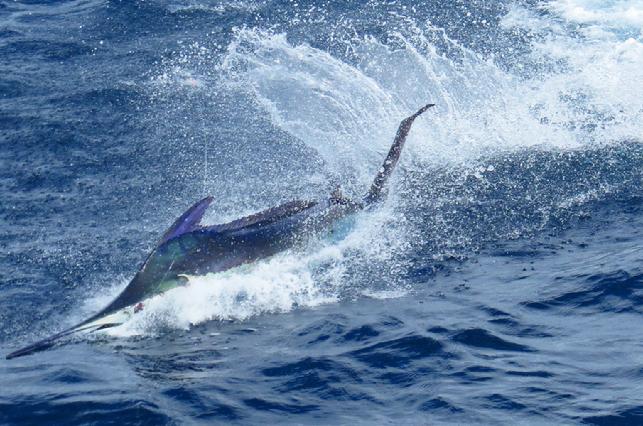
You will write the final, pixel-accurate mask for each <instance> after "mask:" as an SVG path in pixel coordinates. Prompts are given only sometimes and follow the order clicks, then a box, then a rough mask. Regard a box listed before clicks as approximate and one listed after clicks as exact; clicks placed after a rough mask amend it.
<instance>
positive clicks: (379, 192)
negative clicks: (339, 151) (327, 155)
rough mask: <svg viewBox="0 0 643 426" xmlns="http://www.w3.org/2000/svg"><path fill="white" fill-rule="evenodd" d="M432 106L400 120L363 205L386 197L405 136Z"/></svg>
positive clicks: (427, 106) (424, 107) (426, 106)
mask: <svg viewBox="0 0 643 426" xmlns="http://www.w3.org/2000/svg"><path fill="white" fill-rule="evenodd" d="M432 106H435V104H428V105H425V106H423V107H422V108H420V110H419V111H418V112H416V113H415V114H413V115H412V116H410V117H407V118H405V119H404V120H402V122H401V123H400V127H399V128H398V129H397V134H396V135H395V140H394V141H393V145H392V146H391V149H390V150H389V152H388V155H387V156H386V160H384V164H382V167H381V168H380V170H379V172H378V173H377V176H375V180H373V184H372V185H371V189H370V190H369V191H368V194H366V196H365V197H364V204H365V205H369V204H373V203H377V202H379V201H381V200H382V198H383V197H384V196H386V184H387V182H388V179H389V177H390V176H391V173H393V169H394V168H395V165H396V164H397V161H398V160H399V159H400V154H401V153H402V147H404V142H406V136H407V135H408V134H409V131H410V130H411V125H412V124H413V121H414V120H415V119H416V118H417V117H418V116H420V115H421V114H422V113H423V112H424V111H426V110H427V109H429V108H431V107H432Z"/></svg>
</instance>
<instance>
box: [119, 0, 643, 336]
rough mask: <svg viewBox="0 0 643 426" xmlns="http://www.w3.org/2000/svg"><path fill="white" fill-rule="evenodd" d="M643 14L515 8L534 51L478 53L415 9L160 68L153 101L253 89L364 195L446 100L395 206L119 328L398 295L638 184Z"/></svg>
mask: <svg viewBox="0 0 643 426" xmlns="http://www.w3.org/2000/svg"><path fill="white" fill-rule="evenodd" d="M639 11H640V3H637V2H636V1H630V2H625V1H622V2H612V3H610V5H609V6H605V5H603V4H602V3H601V4H599V3H598V2H594V1H580V0H567V1H552V2H548V3H541V4H539V5H538V6H537V7H527V6H524V5H519V4H513V5H510V6H509V7H508V9H507V14H506V15H505V16H504V17H502V18H501V19H500V29H501V30H502V31H504V32H506V33H507V34H514V35H523V36H524V38H523V39H522V40H523V41H522V42H523V43H524V45H523V46H520V48H516V49H514V48H512V47H509V48H506V49H504V50H499V51H495V52H485V53H480V52H476V51H474V50H473V49H472V48H469V47H465V45H464V44H463V43H461V42H458V41H456V40H454V39H452V38H450V37H449V36H448V35H447V34H446V32H445V31H444V30H442V29H441V28H437V27H435V26H434V25H432V24H431V23H429V22H417V21H415V20H413V19H412V18H408V17H401V18H400V19H403V20H404V26H403V27H404V29H403V30H401V29H399V28H397V27H395V26H392V27H393V28H396V29H394V30H391V31H389V32H388V33H387V34H386V37H381V36H380V37H378V36H372V35H369V34H359V32H358V31H355V29H354V28H352V26H351V25H352V24H351V22H345V33H344V34H340V36H341V37H340V38H341V39H342V41H341V43H344V45H345V47H346V52H350V54H339V53H338V51H337V49H336V48H330V47H329V48H327V49H325V48H323V47H320V46H314V45H312V44H310V43H306V42H303V41H295V40H293V38H292V37H290V36H289V34H288V33H287V32H284V31H281V30H280V29H279V28H271V29H269V30H268V29H265V28H241V29H237V30H236V31H235V33H234V37H233V40H232V42H230V44H229V45H228V46H227V49H225V50H223V49H222V48H221V46H220V45H219V44H216V43H215V44H214V45H213V46H209V47H208V46H207V43H203V44H198V45H190V46H186V47H185V48H183V51H182V53H181V54H179V55H177V59H175V60H173V61H170V62H168V63H166V64H164V68H163V71H162V72H161V73H160V74H159V75H158V76H156V77H155V78H154V79H153V86H154V89H153V92H154V94H155V95H158V96H169V97H172V96H177V97H178V96H184V97H185V99H183V100H182V101H181V102H183V104H185V105H188V107H189V108H186V109H188V110H191V108H192V106H193V103H194V99H196V98H195V97H194V94H201V95H204V96H208V95H210V94H213V96H214V95H221V94H226V96H228V97H229V98H230V99H234V103H233V104H234V105H235V107H237V105H238V103H239V102H240V101H239V100H240V99H241V100H244V101H245V100H247V99H252V100H253V101H254V104H252V105H250V107H249V106H248V105H244V108H249V110H248V111H247V114H248V115H252V114H256V113H260V114H265V115H267V116H268V117H269V122H270V123H271V124H272V125H273V126H275V127H277V128H279V129H281V130H282V131H284V132H286V133H288V134H290V135H291V136H293V137H294V138H295V139H296V140H298V141H300V142H302V143H303V144H305V145H306V146H307V147H309V148H311V149H312V150H313V151H314V152H315V153H316V154H318V155H319V156H320V157H321V158H322V159H323V162H324V163H325V166H326V167H327V168H328V169H329V171H330V174H331V175H333V176H335V179H336V180H337V181H338V182H342V183H343V186H344V189H345V190H346V191H347V192H348V193H349V194H351V195H353V196H358V195H360V194H363V193H364V191H365V189H366V188H367V186H368V184H369V183H370V181H371V180H372V178H373V175H374V173H375V170H376V169H377V167H378V165H379V163H380V161H381V159H382V158H383V157H384V154H385V152H386V150H387V149H388V147H389V146H390V142H391V140H392V138H393V135H394V133H395V130H396V128H397V126H398V124H399V122H400V120H401V119H402V118H404V117H406V116H408V114H409V113H410V112H412V111H415V110H416V109H417V108H418V106H419V105H423V104H425V103H426V102H429V101H430V102H434V103H436V104H437V105H438V106H437V107H436V109H435V110H434V111H432V112H431V113H432V115H428V114H427V116H426V117H423V119H422V120H418V121H417V122H416V124H415V125H414V128H413V131H412V132H411V135H410V137H409V140H408V143H407V147H406V148H405V155H403V157H402V161H401V169H402V170H401V171H402V173H397V174H396V175H397V177H396V180H397V182H394V185H396V189H397V191H394V192H393V193H392V196H391V199H390V201H389V203H388V204H387V206H386V208H385V209H383V210H381V211H380V212H379V213H378V214H375V215H370V214H369V215H365V217H363V218H360V219H358V221H357V223H356V224H355V227H354V228H351V231H349V232H348V233H347V235H344V237H343V238H342V239H341V240H340V241H331V242H328V241H327V242H324V243H322V244H319V245H314V246H312V247H310V248H308V249H306V250H303V251H301V252H296V253H295V252H288V253H284V254H282V255H279V256H277V257H275V258H274V259H270V260H268V261H265V262H260V263H258V264H257V265H254V266H253V267H252V268H241V269H236V270H233V271H230V272H228V273H225V274H218V275H212V276H204V277H191V279H190V285H188V286H186V287H185V288H180V289H176V290H173V291H171V292H168V293H167V294H165V295H162V296H159V297H157V298H155V299H153V300H152V301H150V302H149V303H148V304H147V305H146V310H145V312H144V314H143V315H141V316H139V317H137V318H136V319H135V320H133V321H132V322H131V323H128V324H127V325H126V326H125V327H123V328H121V329H118V330H115V331H113V332H114V333H117V334H118V333H124V334H128V333H130V334H136V333H144V332H145V331H146V330H147V331H149V330H158V329H159V327H160V328H163V327H178V328H188V327H189V326H190V325H192V324H198V323H201V322H204V321H209V320H239V321H242V320H244V319H247V318H249V317H251V316H255V315H260V314H265V313H278V312H286V311H289V310H292V309H295V308H297V307H313V306H317V305H319V304H321V303H329V302H333V301H337V300H343V299H347V298H355V297H364V296H366V297H376V298H389V297H399V295H401V294H406V292H407V291H412V289H410V288H409V287H408V282H405V281H404V276H405V274H408V273H409V270H411V271H412V268H417V267H418V266H417V263H422V264H424V263H426V262H427V259H428V261H429V262H430V261H442V260H444V259H463V258H466V256H465V255H464V254H463V253H467V252H470V251H474V250H476V249H477V248H478V247H480V245H481V244H482V243H481V242H484V241H485V240H494V239H502V238H518V237H520V236H523V235H528V234H529V232H531V231H533V230H541V229H544V228H545V227H547V226H549V224H550V223H554V222H555V223H561V222H563V219H564V218H565V217H567V216H566V215H568V212H570V211H571V212H572V213H571V214H574V213H573V212H574V211H576V210H580V209H582V206H583V205H585V204H588V203H591V202H595V201H600V200H601V199H605V198H607V197H610V196H613V195H614V194H618V193H619V191H627V190H628V188H629V189H632V188H636V187H637V181H638V180H640V173H637V171H636V170H637V167H638V166H637V164H639V163H640V160H639V159H638V157H639V156H640V154H641V150H640V149H637V148H632V149H629V148H627V149H620V148H619V146H620V144H622V143H623V142H624V141H634V142H640V135H641V134H642V132H641V123H642V122H643V120H641V119H642V118H643V117H641V114H642V113H643V103H642V102H643V100H642V99H643V98H641V97H640V96H639V93H641V92H642V91H643V87H642V85H643V74H642V73H643V48H642V47H641V46H642V45H641V33H640V25H639V21H638V20H639V18H640V17H639V15H638V13H639ZM357 34H359V35H357ZM341 43H340V44H341ZM222 51H223V53H222V54H219V53H218V52H222ZM186 94H188V96H187V97H186V96H185V95H186ZM183 104H180V105H183ZM252 108H255V110H252ZM171 113H172V114H167V116H171V115H173V114H174V113H175V111H174V110H173V111H171ZM203 122H205V120H204V121H200V122H198V123H197V125H199V126H202V123H203ZM190 123H192V122H188V123H187V124H186V123H181V125H182V126H189V125H191V124H190ZM183 128H184V130H185V133H186V134H188V133H190V132H189V131H188V130H189V129H186V127H183ZM201 130H202V129H199V131H201ZM605 147H607V148H606V150H605V151H601V149H603V148H605ZM612 148H613V149H612ZM561 153H562V154H561ZM567 154H569V155H567ZM208 158H209V157H208ZM317 178H318V175H315V176H314V177H310V178H309V180H310V182H311V183H312V180H313V179H317ZM204 185H205V184H204ZM623 188H625V189H623ZM235 204H236V203H234V202H228V204H227V205H235ZM238 208H241V207H238ZM242 208H243V209H247V208H248V206H242ZM575 209H576V210H575ZM244 212H245V210H244ZM561 212H562V213H561ZM236 213H239V214H241V211H227V212H226V213H225V215H226V216H227V217H233V216H237V214H236ZM220 214H221V213H219V215H220ZM422 256H424V258H422V259H420V260H417V257H422ZM414 257H415V259H414ZM414 262H415V263H414ZM422 267H423V268H426V267H425V266H422Z"/></svg>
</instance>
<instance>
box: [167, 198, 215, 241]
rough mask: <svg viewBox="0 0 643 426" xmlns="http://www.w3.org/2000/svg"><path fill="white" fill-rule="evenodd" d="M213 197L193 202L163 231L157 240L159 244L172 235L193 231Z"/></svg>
mask: <svg viewBox="0 0 643 426" xmlns="http://www.w3.org/2000/svg"><path fill="white" fill-rule="evenodd" d="M213 199H214V198H212V197H205V198H204V199H203V200H201V201H199V202H197V203H195V204H194V205H193V206H192V207H190V208H189V209H187V211H186V212H185V213H183V214H182V215H181V216H180V217H179V218H178V219H177V220H175V221H174V223H173V224H172V226H170V228H169V229H168V230H167V231H165V234H163V237H162V238H161V241H159V245H161V244H163V243H165V242H166V241H169V240H171V239H172V238H174V237H178V236H179V235H182V234H185V233H187V232H191V231H194V230H195V229H196V228H197V226H199V222H200V221H201V218H202V217H203V214H204V213H205V211H206V210H207V209H208V206H210V203H212V200H213Z"/></svg>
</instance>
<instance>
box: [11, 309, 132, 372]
mask: <svg viewBox="0 0 643 426" xmlns="http://www.w3.org/2000/svg"><path fill="white" fill-rule="evenodd" d="M139 305H142V303H139V304H137V305H136V306H128V307H127V308H123V309H121V310H120V311H117V312H114V313H113V314H110V315H106V316H104V317H102V318H98V319H96V320H94V321H91V322H82V323H80V324H78V325H76V326H74V327H71V328H69V329H67V330H64V331H61V332H60V333H56V334H54V335H52V336H49V337H47V338H45V339H42V340H39V341H37V342H35V343H32V344H31V345H29V346H25V347H24V348H21V349H18V350H17V351H14V352H11V353H10V354H8V355H6V357H5V359H13V358H18V357H21V356H25V355H31V354H33V353H36V352H41V351H44V350H46V349H49V348H51V347H53V346H56V345H59V344H61V343H62V339H63V338H65V337H68V336H72V335H75V334H78V333H93V332H95V331H100V330H105V329H108V328H112V327H117V326H119V325H122V324H124V323H125V322H126V321H127V320H128V319H130V318H131V316H132V315H133V314H135V313H137V312H140V310H142V306H140V307H139Z"/></svg>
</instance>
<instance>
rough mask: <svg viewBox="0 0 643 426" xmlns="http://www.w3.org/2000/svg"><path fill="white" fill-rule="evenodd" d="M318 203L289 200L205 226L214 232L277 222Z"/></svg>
mask: <svg viewBox="0 0 643 426" xmlns="http://www.w3.org/2000/svg"><path fill="white" fill-rule="evenodd" d="M316 205H317V202H316V201H304V200H294V201H289V202H287V203H284V204H281V205H279V206H277V207H271V208H269V209H266V210H263V211H260V212H258V213H255V214H251V215H250V216H245V217H242V218H240V219H236V220H233V221H232V222H228V223H222V224H220V225H211V226H207V227H205V229H207V230H208V231H214V232H226V231H237V230H239V229H243V228H247V227H250V226H254V225H266V224H268V223H271V222H276V221H278V220H280V219H283V218H286V217H289V216H292V215H295V214H297V213H300V212H302V211H304V210H307V209H309V208H311V207H314V206H316Z"/></svg>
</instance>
